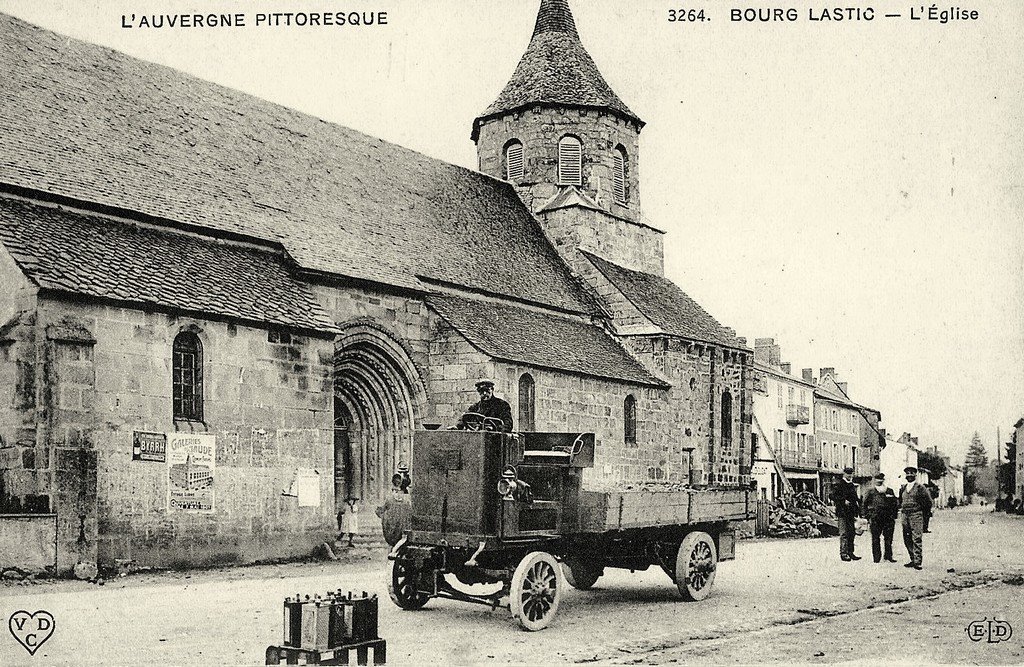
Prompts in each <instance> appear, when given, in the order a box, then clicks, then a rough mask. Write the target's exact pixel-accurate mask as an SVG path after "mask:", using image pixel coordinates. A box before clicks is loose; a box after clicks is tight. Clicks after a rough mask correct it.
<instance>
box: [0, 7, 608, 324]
mask: <svg viewBox="0 0 1024 667" xmlns="http://www.w3.org/2000/svg"><path fill="white" fill-rule="evenodd" d="M0 72H3V95H0V118H2V119H3V121H2V122H0V146H3V150H2V151H0V183H7V184H11V185H14V186H18V187H23V188H30V189H34V190H39V191H44V192H47V193H53V194H56V195H60V196H64V197H70V198H74V199H77V200H81V201H86V202H95V203H97V204H101V205H104V206H111V207H117V208H121V209H128V210H132V211H137V212H140V213H143V214H147V215H152V216H156V217H159V218H164V219H170V220H174V221H177V222H179V223H184V224H189V225H198V226H202V227H205V228H209V229H214V230H222V231H225V232H234V233H238V234H243V235H246V236H250V237H256V238H259V239H266V240H271V241H277V242H280V243H281V244H282V245H284V247H285V249H286V250H287V251H288V253H289V254H290V255H291V256H292V257H293V258H294V259H295V260H296V261H297V262H298V264H299V265H300V266H302V267H303V268H305V269H309V270H311V271H317V272H325V273H329V274H336V275H340V276H346V277H352V278H356V279H361V280H370V281H375V282H378V283H384V284H389V285H395V286H399V287H406V288H413V289H424V290H425V289H426V287H425V285H424V283H423V282H421V280H420V278H421V277H422V278H426V279H428V282H429V281H441V282H447V283H454V284H458V285H462V286H465V287H468V288H470V289H477V290H483V291H487V292H492V293H496V294H501V295H507V296H511V297H516V298H520V299H525V300H528V301H534V302H538V303H543V304H547V305H551V306H554V307H556V308H560V309H563V310H569V311H576V312H590V311H591V310H592V309H593V307H594V305H593V301H592V300H591V299H590V297H589V296H588V295H587V294H586V293H585V292H584V291H583V288H582V287H581V286H580V285H579V283H578V282H576V281H575V280H573V279H572V277H571V275H570V273H569V271H568V268H567V267H566V266H565V265H564V263H563V262H562V261H561V259H560V258H559V257H558V255H557V253H556V252H555V250H554V248H552V247H551V245H550V243H549V242H548V241H547V239H546V238H545V237H544V235H543V232H542V230H541V229H540V226H539V225H538V224H537V222H536V220H534V219H533V217H532V215H531V214H530V212H529V211H528V210H527V209H526V207H525V206H524V205H523V204H522V202H521V201H520V200H519V198H518V196H517V195H516V193H515V190H514V188H513V187H512V186H511V185H510V184H508V183H504V182H501V181H498V180H496V179H493V178H491V177H488V176H485V175H483V174H480V173H477V172H473V171H470V170H468V169H464V168H462V167H458V166H455V165H452V164H447V163H445V162H441V161H439V160H435V159H432V158H428V157H426V156H424V155H421V154H419V153H416V152H414V151H411V150H408V149H405V148H401V147H399V146H396V145H394V144H390V143H387V142H385V141H383V140H380V139H376V138H373V137H369V136H367V135H364V134H361V133H359V132H356V131H355V130H351V129H349V128H345V127H341V126H339V125H334V124H331V123H328V122H326V121H323V120H320V119H319V118H315V117H312V116H308V115H305V114H302V113H299V112H297V111H294V110H291V109H288V108H285V107H281V106H278V105H275V104H272V103H270V102H267V101H265V100H261V99H259V98H256V97H253V96H251V95H247V94H244V93H241V92H238V91H235V90H231V89H229V88H225V87H222V86H219V85H216V84H213V83H209V82H206V81H202V80H200V79H196V78H194V77H192V76H189V75H187V74H184V73H182V72H179V71H176V70H173V69H171V68H168V67H164V66H161V65H156V64H152V63H148V62H145V61H141V60H138V59H136V58H132V57H130V56H127V55H125V54H122V53H119V52H116V51H113V50H110V49H107V48H103V47H99V46H96V45H93V44H88V43H85V42H81V41H77V40H74V39H70V38H67V37H63V36H60V35H57V34H54V33H52V32H49V31H46V30H43V29H41V28H38V27H35V26H32V25H30V24H28V23H25V22H23V21H21V20H18V19H15V18H13V17H10V16H6V15H0ZM496 258H500V259H496Z"/></svg>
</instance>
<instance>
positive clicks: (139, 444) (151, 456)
mask: <svg viewBox="0 0 1024 667" xmlns="http://www.w3.org/2000/svg"><path fill="white" fill-rule="evenodd" d="M132 460H133V461H152V462H154V463H163V462H165V461H166V460H167V435H166V434H165V433H146V432H145V431H135V433H133V434H132Z"/></svg>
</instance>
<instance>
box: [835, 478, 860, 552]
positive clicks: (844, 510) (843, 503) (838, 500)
mask: <svg viewBox="0 0 1024 667" xmlns="http://www.w3.org/2000/svg"><path fill="white" fill-rule="evenodd" d="M832 502H834V503H835V505H836V518H837V519H838V520H839V557H840V558H842V559H843V560H844V561H851V560H860V556H857V555H855V554H854V552H853V551H854V544H853V542H854V537H855V536H856V534H857V533H856V521H857V515H858V514H859V510H860V499H859V498H858V497H857V485H856V484H854V483H853V468H844V469H843V478H842V479H841V480H839V481H838V482H836V485H835V486H833V487H832Z"/></svg>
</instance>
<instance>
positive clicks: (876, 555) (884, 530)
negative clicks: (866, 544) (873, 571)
mask: <svg viewBox="0 0 1024 667" xmlns="http://www.w3.org/2000/svg"><path fill="white" fill-rule="evenodd" d="M898 502H899V501H898V499H897V498H896V493H895V492H893V490H892V489H890V488H889V487H888V486H886V485H885V473H881V472H880V473H878V474H877V475H875V485H874V486H873V487H871V488H870V489H868V492H867V493H865V494H864V500H863V503H862V508H863V515H864V516H865V517H867V519H868V522H869V523H870V524H871V557H872V558H873V559H874V561H875V562H876V563H880V562H882V555H883V550H882V546H883V543H884V546H885V560H887V561H889V562H890V563H895V562H896V559H895V558H893V557H892V536H893V533H894V532H895V531H896V514H897V510H896V505H897V504H898Z"/></svg>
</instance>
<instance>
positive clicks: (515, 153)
mask: <svg viewBox="0 0 1024 667" xmlns="http://www.w3.org/2000/svg"><path fill="white" fill-rule="evenodd" d="M525 173H526V166H525V165H524V163H523V145H522V144H521V143H519V142H518V141H513V142H511V143H510V144H509V145H508V146H506V147H505V178H506V180H509V181H512V182H513V183H517V182H519V181H521V180H523V175H524V174H525Z"/></svg>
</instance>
